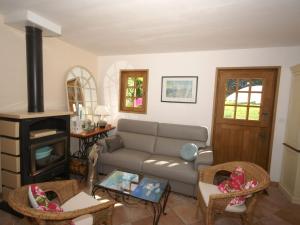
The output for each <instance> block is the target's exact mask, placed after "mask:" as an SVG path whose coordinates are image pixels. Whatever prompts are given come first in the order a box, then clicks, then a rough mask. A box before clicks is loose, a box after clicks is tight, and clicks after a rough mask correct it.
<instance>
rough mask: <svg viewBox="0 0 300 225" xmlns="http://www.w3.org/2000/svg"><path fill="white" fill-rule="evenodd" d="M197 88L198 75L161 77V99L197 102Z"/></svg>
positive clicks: (177, 101)
mask: <svg viewBox="0 0 300 225" xmlns="http://www.w3.org/2000/svg"><path fill="white" fill-rule="evenodd" d="M197 88H198V77H197V76H163V77H162V78H161V101H162V102H175V103H194V104H195V103H196V102H197Z"/></svg>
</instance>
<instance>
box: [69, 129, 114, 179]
mask: <svg viewBox="0 0 300 225" xmlns="http://www.w3.org/2000/svg"><path fill="white" fill-rule="evenodd" d="M113 129H115V127H114V126H112V125H107V126H105V127H104V128H99V127H97V128H95V129H94V130H91V131H83V132H80V133H72V132H71V134H70V136H71V137H74V138H78V139H79V150H78V151H76V152H74V153H73V154H72V156H71V160H70V173H72V174H76V175H80V176H82V177H83V178H85V179H87V175H88V154H89V153H88V149H89V148H90V147H91V146H93V145H94V144H95V143H96V142H97V141H98V140H100V139H102V138H105V137H108V132H109V131H111V130H113Z"/></svg>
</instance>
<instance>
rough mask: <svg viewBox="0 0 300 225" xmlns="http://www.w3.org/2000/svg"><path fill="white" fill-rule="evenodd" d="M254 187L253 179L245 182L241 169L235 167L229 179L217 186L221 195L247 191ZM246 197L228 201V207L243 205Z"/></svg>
mask: <svg viewBox="0 0 300 225" xmlns="http://www.w3.org/2000/svg"><path fill="white" fill-rule="evenodd" d="M256 186H257V181H256V180H255V179H251V180H250V181H246V178H245V172H244V170H243V168H241V167H237V168H236V169H235V170H234V171H232V173H231V175H230V178H229V179H228V180H225V181H223V182H222V183H220V184H219V185H218V188H219V190H220V191H221V192H222V193H230V192H235V191H241V190H248V189H250V188H254V187H256ZM246 197H247V196H240V197H235V198H233V199H232V200H231V201H230V203H229V205H242V204H244V203H245V200H246Z"/></svg>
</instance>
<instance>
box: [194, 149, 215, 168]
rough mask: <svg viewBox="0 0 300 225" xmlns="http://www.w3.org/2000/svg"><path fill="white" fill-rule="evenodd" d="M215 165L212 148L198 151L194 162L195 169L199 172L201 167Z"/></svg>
mask: <svg viewBox="0 0 300 225" xmlns="http://www.w3.org/2000/svg"><path fill="white" fill-rule="evenodd" d="M212 164H213V152H212V148H211V147H209V146H208V147H206V148H201V149H200V150H199V151H198V155H197V158H196V159H195V161H194V169H195V170H198V167H199V166H200V165H212Z"/></svg>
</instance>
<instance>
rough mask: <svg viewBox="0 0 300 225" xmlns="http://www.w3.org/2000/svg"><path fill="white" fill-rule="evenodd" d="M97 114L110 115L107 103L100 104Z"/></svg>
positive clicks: (96, 110)
mask: <svg viewBox="0 0 300 225" xmlns="http://www.w3.org/2000/svg"><path fill="white" fill-rule="evenodd" d="M95 115H96V116H109V112H108V109H107V107H106V106H105V105H98V106H97V107H96V109H95Z"/></svg>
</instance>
